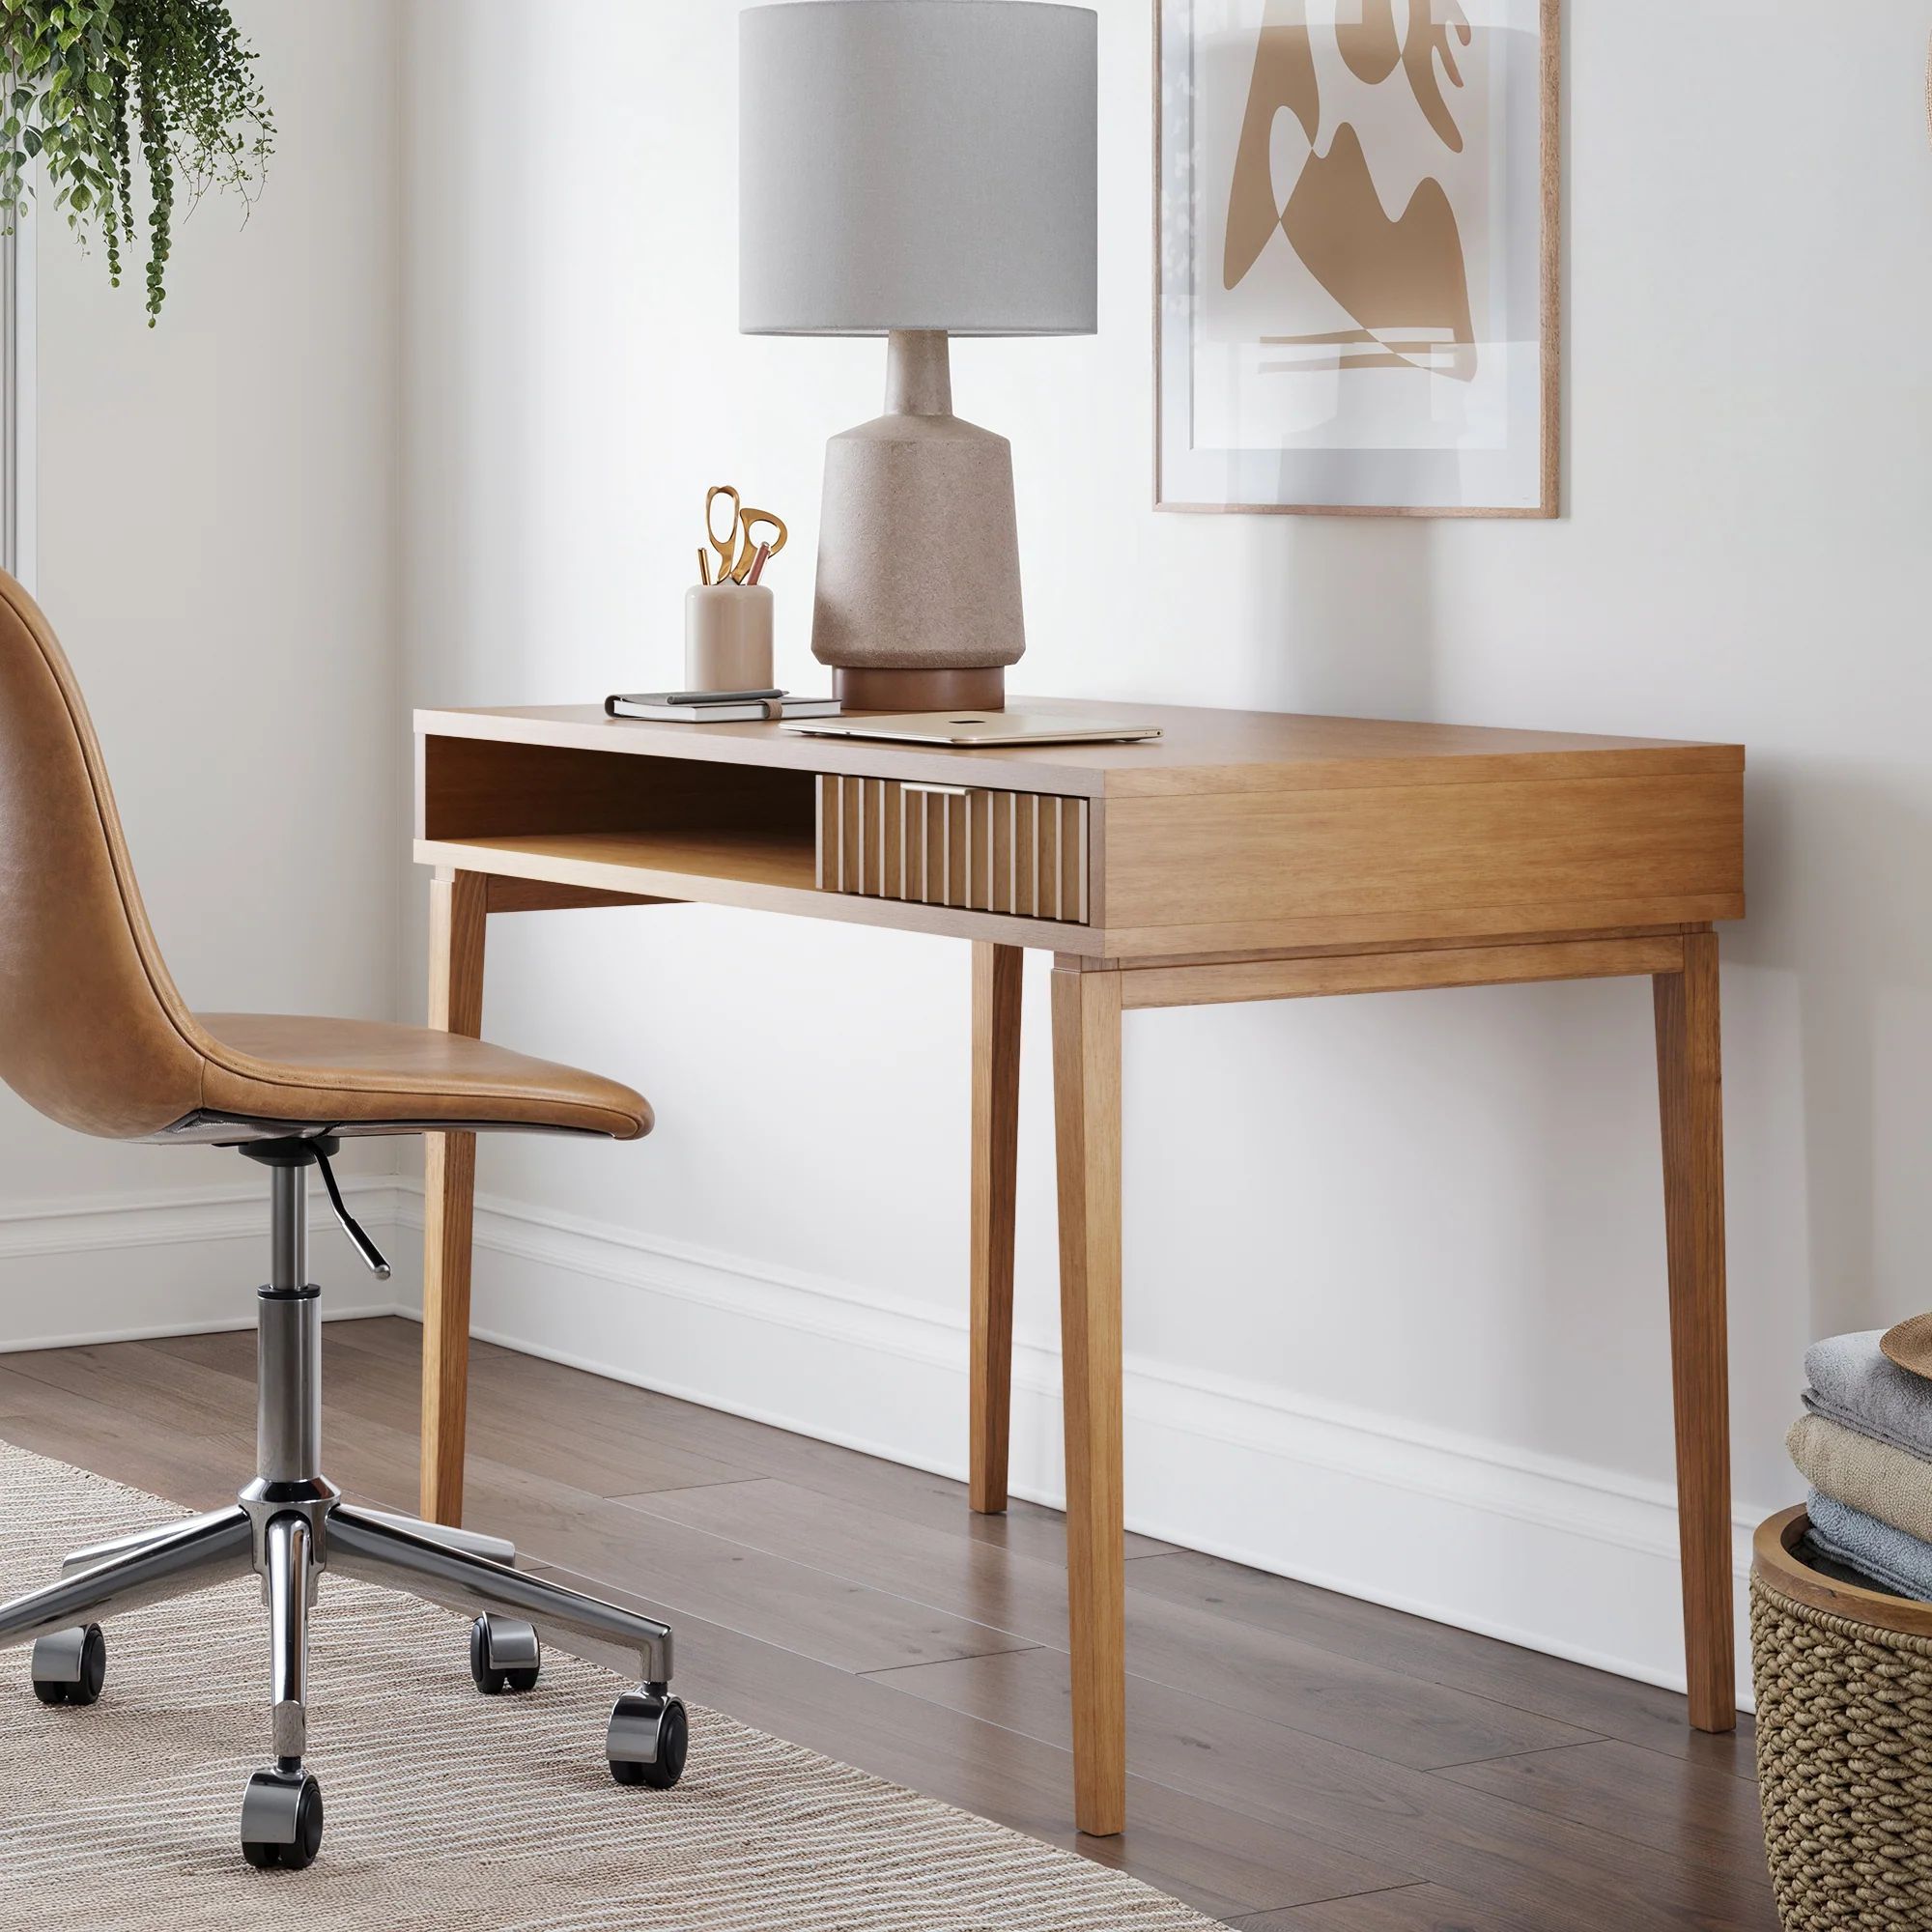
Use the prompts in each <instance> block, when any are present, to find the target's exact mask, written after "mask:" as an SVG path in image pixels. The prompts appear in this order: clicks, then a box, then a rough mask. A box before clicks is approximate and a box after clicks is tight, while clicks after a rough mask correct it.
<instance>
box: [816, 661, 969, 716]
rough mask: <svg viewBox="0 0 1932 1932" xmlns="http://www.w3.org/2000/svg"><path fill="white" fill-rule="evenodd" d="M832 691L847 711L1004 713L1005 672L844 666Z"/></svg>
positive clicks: (834, 682) (834, 675)
mask: <svg viewBox="0 0 1932 1932" xmlns="http://www.w3.org/2000/svg"><path fill="white" fill-rule="evenodd" d="M832 691H833V695H834V696H836V697H837V698H838V701H839V702H840V703H841V704H843V705H844V707H845V709H846V710H847V711H1004V710H1005V709H1006V708H1007V668H1006V666H1005V665H988V666H986V667H984V668H981V669H979V670H875V669H869V668H865V667H862V666H856V665H854V666H846V667H843V668H837V669H835V670H834V671H833V673H832Z"/></svg>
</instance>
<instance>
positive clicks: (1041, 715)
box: [780, 711, 1160, 746]
mask: <svg viewBox="0 0 1932 1932" xmlns="http://www.w3.org/2000/svg"><path fill="white" fill-rule="evenodd" d="M780 728H781V730H785V731H796V732H798V733H799V734H800V736H802V737H807V738H890V739H894V740H895V741H897V742H899V743H902V744H909V745H969V746H970V745H1092V744H1096V743H1097V744H1113V743H1118V742H1121V741H1122V740H1126V739H1135V738H1158V737H1159V736H1160V726H1159V725H1128V724H1125V723H1123V722H1122V720H1120V719H1118V718H1079V717H1074V716H1071V715H1069V714H1068V713H1066V712H1064V711H958V712H954V711H880V712H863V711H860V712H854V713H853V714H852V715H851V716H850V717H840V718H810V719H800V720H798V721H797V722H796V723H790V722H788V723H786V724H785V725H781V727H780Z"/></svg>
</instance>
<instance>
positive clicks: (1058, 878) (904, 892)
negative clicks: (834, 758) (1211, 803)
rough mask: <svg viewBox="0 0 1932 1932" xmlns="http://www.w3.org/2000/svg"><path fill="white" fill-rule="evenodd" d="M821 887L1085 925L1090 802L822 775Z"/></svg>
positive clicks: (819, 808)
mask: <svg viewBox="0 0 1932 1932" xmlns="http://www.w3.org/2000/svg"><path fill="white" fill-rule="evenodd" d="M818 885H819V889H820V891H822V892H828V893H857V894H859V895H862V896H864V897H867V898H875V899H908V900H911V901H913V902H914V903H916V904H921V905H943V906H956V907H958V908H959V909H960V910H961V911H964V912H998V913H1009V914H1012V915H1015V916H1016V917H1018V918H1021V919H1051V920H1058V921H1060V922H1062V923H1065V924H1069V925H1085V924H1086V923H1087V801H1086V800H1085V799H1084V798H1060V797H1058V796H1055V795H1053V794H1050V793H1038V792H1028V791H987V790H984V789H981V788H980V787H978V786H966V785H921V784H914V783H911V782H909V781H903V780H899V779H861V778H844V777H840V776H838V775H837V774H833V773H823V774H821V775H820V777H819V781H818Z"/></svg>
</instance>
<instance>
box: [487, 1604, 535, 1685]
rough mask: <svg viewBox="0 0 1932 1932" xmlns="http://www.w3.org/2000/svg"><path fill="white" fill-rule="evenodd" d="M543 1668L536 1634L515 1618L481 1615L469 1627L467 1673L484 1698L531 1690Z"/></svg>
mask: <svg viewBox="0 0 1932 1932" xmlns="http://www.w3.org/2000/svg"><path fill="white" fill-rule="evenodd" d="M542 1668H543V1647H542V1645H541V1644H539V1643H538V1642H537V1634H536V1632H535V1631H534V1630H533V1629H532V1628H531V1627H530V1626H529V1625H528V1624H523V1623H519V1622H518V1621H517V1620H516V1619H515V1618H514V1617H493V1616H481V1617H478V1618H477V1619H476V1621H475V1622H474V1623H473V1624H471V1625H470V1626H469V1674H470V1676H471V1677H472V1678H474V1679H475V1680H476V1688H477V1690H480V1691H482V1693H483V1694H484V1695H485V1696H486V1697H499V1696H501V1695H502V1693H503V1692H504V1691H505V1690H535V1689H536V1688H537V1674H538V1672H539V1671H541V1670H542Z"/></svg>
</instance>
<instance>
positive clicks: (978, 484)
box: [811, 329, 1026, 711]
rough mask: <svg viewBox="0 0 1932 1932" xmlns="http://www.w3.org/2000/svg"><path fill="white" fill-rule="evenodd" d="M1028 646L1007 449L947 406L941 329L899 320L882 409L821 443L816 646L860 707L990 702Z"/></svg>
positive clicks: (948, 378) (986, 705)
mask: <svg viewBox="0 0 1932 1932" xmlns="http://www.w3.org/2000/svg"><path fill="white" fill-rule="evenodd" d="M1025 649H1026V626H1025V622H1024V619H1023V618H1022V615H1021V611H1020V555H1019V525H1018V520H1017V518H1016V517H1015V515H1014V512H1013V461H1012V446H1011V444H1009V442H1008V441H1007V440H1006V438H1005V437H1003V436H995V435H993V434H992V432H991V431H989V430H983V429H980V428H977V427H976V426H975V425H974V424H972V423H969V422H962V421H961V420H960V419H959V418H958V417H957V416H955V415H954V414H953V413H952V372H951V359H950V355H949V351H948V344H947V338H946V335H945V334H944V332H943V331H941V330H937V329H897V330H895V331H894V332H893V334H892V335H891V337H890V338H889V347H888V352H887V378H886V413H885V414H884V415H882V416H876V417H874V418H873V420H872V421H870V422H868V423H861V424H860V425H859V426H858V428H856V429H849V430H847V431H846V432H845V433H844V434H843V435H842V436H835V437H834V438H833V439H832V440H831V441H830V442H829V443H828V444H827V445H826V450H825V496H824V503H823V509H822V512H821V515H820V519H819V535H818V583H817V590H816V594H815V596H814V600H813V605H812V617H811V654H812V656H813V657H815V658H816V659H817V660H818V661H819V663H820V664H822V665H829V666H830V667H831V668H832V669H833V670H834V672H835V673H836V674H837V679H838V693H839V696H841V697H843V698H844V700H845V702H846V703H847V704H849V705H850V706H852V708H854V709H855V710H858V709H864V710H868V711H875V710H890V711H913V710H918V711H928V710H939V709H944V708H947V707H949V706H952V705H965V706H970V707H971V708H972V709H974V710H991V709H994V708H995V707H996V706H998V705H999V704H1000V703H1001V702H1002V696H1001V694H1002V693H1003V691H1004V688H1005V680H1004V675H1003V674H1004V672H1005V669H1006V667H1007V666H1008V665H1009V664H1013V663H1016V662H1017V661H1018V659H1019V657H1020V654H1021V652H1023V651H1024V650H1025ZM861 690H863V691H864V692H865V693H866V696H865V697H864V698H863V699H862V698H861V697H860V696H858V695H857V693H858V692H859V691H861ZM889 692H890V694H891V695H890V696H889V695H888V693H889Z"/></svg>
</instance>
